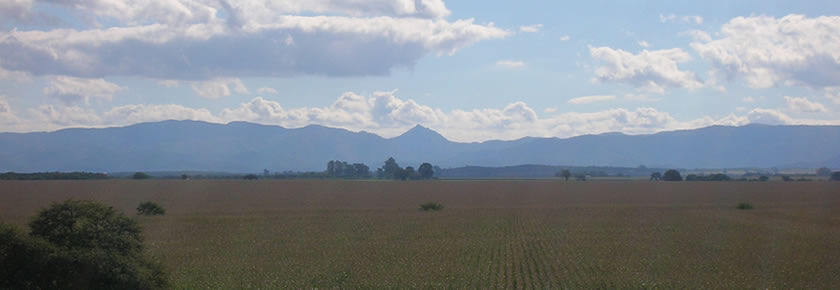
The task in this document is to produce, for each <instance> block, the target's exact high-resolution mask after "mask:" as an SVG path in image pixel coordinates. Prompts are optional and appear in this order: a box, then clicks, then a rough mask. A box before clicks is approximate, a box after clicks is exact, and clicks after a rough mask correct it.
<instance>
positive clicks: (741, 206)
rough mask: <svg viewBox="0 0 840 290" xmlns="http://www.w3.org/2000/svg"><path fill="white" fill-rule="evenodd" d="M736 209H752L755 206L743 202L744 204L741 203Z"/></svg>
mask: <svg viewBox="0 0 840 290" xmlns="http://www.w3.org/2000/svg"><path fill="white" fill-rule="evenodd" d="M735 208H737V209H752V208H753V206H752V205H751V204H749V203H746V202H742V203H739V204H738V206H736V207H735Z"/></svg>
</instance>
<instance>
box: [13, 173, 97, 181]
mask: <svg viewBox="0 0 840 290" xmlns="http://www.w3.org/2000/svg"><path fill="white" fill-rule="evenodd" d="M108 178H109V177H108V174H105V173H94V172H34V173H16V172H6V173H0V180H87V179H108Z"/></svg>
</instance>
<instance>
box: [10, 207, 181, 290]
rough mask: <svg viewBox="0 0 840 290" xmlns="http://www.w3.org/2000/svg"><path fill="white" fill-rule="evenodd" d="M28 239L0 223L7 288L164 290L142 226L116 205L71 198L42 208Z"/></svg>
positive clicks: (164, 278)
mask: <svg viewBox="0 0 840 290" xmlns="http://www.w3.org/2000/svg"><path fill="white" fill-rule="evenodd" d="M29 228H30V233H29V235H26V234H24V233H23V232H21V231H20V230H18V229H17V228H14V227H11V226H6V225H0V265H15V266H14V267H0V288H2V289H9V288H11V289H164V288H166V286H167V282H166V275H165V273H164V271H163V269H162V268H161V266H160V265H159V264H157V263H153V262H151V261H148V260H147V259H145V257H143V243H142V238H141V236H140V227H139V225H137V222H135V221H134V220H132V219H129V218H127V217H125V216H124V215H123V214H121V213H119V212H117V211H115V210H114V209H113V208H111V207H107V206H105V205H102V204H99V203H95V202H92V201H76V200H69V201H65V202H61V203H57V204H53V205H52V206H50V207H49V208H47V209H45V210H42V211H41V212H40V213H39V214H38V216H36V217H35V218H34V219H33V220H32V222H30V224H29Z"/></svg>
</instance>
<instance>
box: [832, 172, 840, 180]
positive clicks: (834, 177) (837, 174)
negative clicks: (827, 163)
mask: <svg viewBox="0 0 840 290" xmlns="http://www.w3.org/2000/svg"><path fill="white" fill-rule="evenodd" d="M831 180H834V181H840V171H835V172H834V173H831Z"/></svg>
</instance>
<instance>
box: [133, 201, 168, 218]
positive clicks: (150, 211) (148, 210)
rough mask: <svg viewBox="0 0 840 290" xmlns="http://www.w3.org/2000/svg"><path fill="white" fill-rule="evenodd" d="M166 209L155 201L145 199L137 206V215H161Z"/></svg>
mask: <svg viewBox="0 0 840 290" xmlns="http://www.w3.org/2000/svg"><path fill="white" fill-rule="evenodd" d="M165 213H166V210H165V209H163V207H161V206H160V205H158V204H157V203H154V202H151V201H146V202H142V203H140V205H138V206H137V214H138V215H162V214H165Z"/></svg>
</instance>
